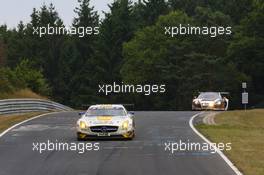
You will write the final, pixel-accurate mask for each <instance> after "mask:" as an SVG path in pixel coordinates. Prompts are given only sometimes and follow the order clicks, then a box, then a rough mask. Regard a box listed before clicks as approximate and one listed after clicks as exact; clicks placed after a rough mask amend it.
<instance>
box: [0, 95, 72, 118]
mask: <svg viewBox="0 0 264 175" xmlns="http://www.w3.org/2000/svg"><path fill="white" fill-rule="evenodd" d="M71 110H73V109H71V108H69V107H67V106H64V105H62V104H59V103H56V102H53V101H49V100H41V99H7V100H0V115H4V114H17V113H26V112H52V111H71Z"/></svg>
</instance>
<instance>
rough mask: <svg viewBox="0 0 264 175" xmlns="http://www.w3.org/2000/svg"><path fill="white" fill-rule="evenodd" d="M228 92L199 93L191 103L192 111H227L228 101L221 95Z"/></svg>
mask: <svg viewBox="0 0 264 175" xmlns="http://www.w3.org/2000/svg"><path fill="white" fill-rule="evenodd" d="M227 94H228V92H200V94H199V96H198V97H194V99H193V101H192V110H216V111H217V110H219V111H226V110H228V106H229V100H228V98H226V97H225V96H223V95H227Z"/></svg>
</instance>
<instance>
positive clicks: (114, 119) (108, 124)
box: [77, 105, 135, 140]
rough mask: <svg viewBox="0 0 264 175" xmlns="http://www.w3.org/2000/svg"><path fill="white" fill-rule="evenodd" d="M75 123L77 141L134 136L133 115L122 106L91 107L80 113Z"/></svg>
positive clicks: (131, 137)
mask: <svg viewBox="0 0 264 175" xmlns="http://www.w3.org/2000/svg"><path fill="white" fill-rule="evenodd" d="M80 115H81V118H80V119H79V120H78V121H77V139H78V140H83V139H92V138H124V139H133V138H134V136H135V121H134V113H131V112H128V111H127V110H126V109H125V107H124V106H123V105H93V106H90V107H89V109H88V110H87V111H86V112H84V113H80Z"/></svg>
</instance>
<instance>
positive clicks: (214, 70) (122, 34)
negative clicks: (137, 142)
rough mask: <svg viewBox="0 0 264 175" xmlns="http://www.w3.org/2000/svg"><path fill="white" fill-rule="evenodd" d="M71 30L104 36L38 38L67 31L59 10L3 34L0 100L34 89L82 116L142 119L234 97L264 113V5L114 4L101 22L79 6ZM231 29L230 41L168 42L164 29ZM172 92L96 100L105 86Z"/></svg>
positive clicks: (35, 13) (150, 0)
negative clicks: (119, 106) (101, 106)
mask: <svg viewBox="0 0 264 175" xmlns="http://www.w3.org/2000/svg"><path fill="white" fill-rule="evenodd" d="M78 2H79V6H78V7H76V8H75V9H73V10H74V11H75V13H76V17H75V18H74V19H73V20H72V21H73V22H72V26H75V27H78V26H82V27H88V26H91V27H96V26H99V30H100V34H99V35H87V36H85V37H83V38H80V37H78V36H75V35H45V36H43V37H41V38H40V37H39V36H37V35H33V29H34V27H37V26H47V25H48V24H50V25H51V26H57V27H59V26H64V25H65V24H64V23H63V20H62V19H61V18H60V16H59V14H58V12H57V11H56V8H55V7H54V5H52V4H50V5H43V6H41V7H40V8H39V9H33V10H32V14H31V20H30V22H28V23H25V22H22V21H21V22H20V23H19V24H18V26H17V28H14V29H10V28H8V26H6V25H4V24H0V93H1V92H6V91H12V90H15V89H17V88H24V87H27V88H30V89H31V90H32V91H34V92H36V93H39V94H41V95H45V96H49V97H50V98H51V99H53V100H55V101H58V102H60V103H63V104H65V105H69V106H72V107H76V108H80V107H82V106H83V105H87V104H96V103H107V104H108V103H133V104H135V107H136V109H138V110H141V109H145V110H151V109H152V110H188V109H190V108H191V101H192V98H193V96H194V95H197V93H198V92H199V91H225V92H226V91H227V92H230V95H229V98H230V101H231V107H232V108H240V107H241V91H242V90H241V83H242V82H247V83H248V91H249V94H250V95H249V96H250V106H251V107H264V2H263V1H261V0H243V1H241V0H229V1H226V0H146V1H145V0H138V1H137V2H135V1H131V0H115V1H114V2H112V3H111V4H109V8H110V10H109V12H106V13H105V17H104V18H99V15H98V13H97V12H96V11H95V10H94V8H93V7H92V6H91V5H90V2H89V0H78ZM187 23H188V24H190V25H196V26H231V27H232V35H222V36H217V37H214V38H212V37H210V36H200V35H189V36H184V37H182V36H181V37H174V38H171V37H168V36H166V35H164V25H168V26H176V25H179V24H187ZM113 82H117V83H122V82H124V83H127V84H165V85H166V89H167V90H166V93H164V94H155V95H151V96H145V95H142V94H111V95H108V96H106V95H104V94H99V93H98V84H112V83H113Z"/></svg>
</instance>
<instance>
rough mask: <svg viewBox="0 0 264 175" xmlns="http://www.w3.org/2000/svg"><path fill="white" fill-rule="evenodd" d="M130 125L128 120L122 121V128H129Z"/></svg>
mask: <svg viewBox="0 0 264 175" xmlns="http://www.w3.org/2000/svg"><path fill="white" fill-rule="evenodd" d="M128 125H129V123H128V121H124V122H123V123H122V129H124V130H127V129H128Z"/></svg>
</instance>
